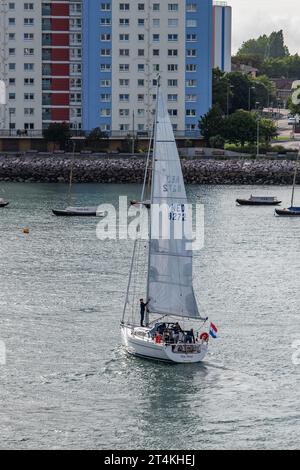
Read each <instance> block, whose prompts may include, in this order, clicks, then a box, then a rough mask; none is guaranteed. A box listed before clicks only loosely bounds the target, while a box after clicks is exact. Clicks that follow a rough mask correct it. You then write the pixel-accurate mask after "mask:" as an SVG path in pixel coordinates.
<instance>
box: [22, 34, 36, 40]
mask: <svg viewBox="0 0 300 470" xmlns="http://www.w3.org/2000/svg"><path fill="white" fill-rule="evenodd" d="M33 40H34V34H33V33H24V41H33Z"/></svg>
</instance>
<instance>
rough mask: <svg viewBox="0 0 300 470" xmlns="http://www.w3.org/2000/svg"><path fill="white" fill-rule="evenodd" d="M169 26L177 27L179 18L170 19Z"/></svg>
mask: <svg viewBox="0 0 300 470" xmlns="http://www.w3.org/2000/svg"><path fill="white" fill-rule="evenodd" d="M168 26H169V28H177V27H178V20H177V19H173V18H172V19H168Z"/></svg>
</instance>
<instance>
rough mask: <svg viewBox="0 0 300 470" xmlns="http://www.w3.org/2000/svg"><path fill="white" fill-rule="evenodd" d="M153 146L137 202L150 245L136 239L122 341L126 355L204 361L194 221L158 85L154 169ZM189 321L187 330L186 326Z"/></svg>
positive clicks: (205, 348) (205, 343) (205, 346)
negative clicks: (145, 214)
mask: <svg viewBox="0 0 300 470" xmlns="http://www.w3.org/2000/svg"><path fill="white" fill-rule="evenodd" d="M151 144H152V139H151V142H150V146H149V151H148V159H147V165H146V173H145V179H144V186H143V191H142V195H141V199H140V202H136V201H134V203H135V204H136V203H137V204H140V207H141V208H142V207H145V206H146V207H147V208H148V211H149V213H150V230H149V232H150V241H149V244H148V243H145V242H144V241H143V240H140V239H136V240H135V244H134V250H133V256H132V262H131V269H130V275H129V283H128V289H127V296H126V301H125V306H124V311H123V317H122V320H121V335H122V340H123V343H124V345H125V347H126V349H127V351H128V353H130V354H133V355H136V356H140V357H143V358H147V359H156V360H161V361H169V362H174V363H196V362H201V361H203V359H204V358H205V356H206V354H207V351H208V340H209V335H208V333H207V332H205V331H201V330H202V327H203V323H204V324H205V323H206V321H207V320H208V319H207V318H205V319H204V318H201V316H200V313H199V309H198V305H197V301H196V298H195V293H194V289H193V282H192V278H193V266H192V263H193V252H192V249H191V248H190V247H189V244H190V242H191V241H192V235H191V232H192V225H191V222H192V219H191V214H189V208H188V205H187V196H186V191H185V186H184V181H183V175H182V170H181V163H180V159H179V155H178V150H177V147H176V141H175V138H174V133H173V129H172V124H171V121H170V118H169V113H168V108H167V105H166V102H165V99H164V98H163V95H162V91H161V88H160V86H159V85H158V91H157V105H156V117H155V125H154V139H153V152H152V165H150V155H151ZM147 176H148V177H149V179H150V184H151V197H150V199H149V200H147V199H145V188H146V183H147ZM143 201H146V204H145V202H143ZM155 206H156V207H155ZM157 206H159V207H161V206H164V207H165V208H166V211H167V214H164V216H163V217H162V223H161V224H160V223H159V225H162V227H160V226H159V227H158V226H157V225H158V223H157V219H156V217H155V212H154V211H155V209H156V208H157ZM167 226H168V227H169V230H170V232H169V237H168V239H166V238H163V237H162V236H157V232H158V233H160V234H162V233H166V232H164V229H165V228H166V227H167ZM184 226H185V230H184V229H183V228H184ZM178 228H181V232H180V233H181V234H182V235H181V237H178V236H177V235H178V231H177V230H178ZM187 228H188V230H187ZM160 229H162V230H160ZM187 232H188V234H187ZM147 261H148V262H147ZM145 291H146V293H147V297H145V298H147V299H149V300H148V301H147V302H144V300H143V299H139V297H137V295H138V293H139V292H145ZM150 316H151V321H150ZM173 318H174V319H175V320H173ZM179 319H181V324H182V326H181V325H179V323H178V321H179ZM144 320H145V325H144ZM177 320H178V321H177ZM197 321H198V322H199V321H200V322H202V323H201V325H199V326H198V327H196V330H195V329H194V328H192V327H191V325H190V322H193V324H195V323H196V322H197ZM139 323H140V326H138V325H139ZM187 323H189V326H188V327H185V325H186V324H187Z"/></svg>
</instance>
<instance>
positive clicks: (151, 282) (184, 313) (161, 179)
mask: <svg viewBox="0 0 300 470" xmlns="http://www.w3.org/2000/svg"><path fill="white" fill-rule="evenodd" d="M152 185H153V186H152V200H151V202H152V205H151V240H150V252H149V256H150V259H149V279H148V294H149V298H150V304H149V311H150V312H151V313H158V314H166V315H174V316H180V317H188V318H197V317H199V311H198V307H197V302H196V299H195V295H194V290H193V285H192V275H193V267H192V261H193V258H192V250H191V232H192V220H191V217H192V216H191V214H189V211H188V206H187V197H186V191H185V187H184V181H183V175H182V170H181V164H180V159H179V155H178V150H177V146H176V141H175V138H174V133H173V129H172V124H171V121H170V118H169V114H168V109H167V106H166V103H165V100H164V97H163V95H162V91H161V89H160V88H159V90H158V99H157V116H156V132H155V141H154V156H153V178H152ZM158 205H165V209H166V213H167V216H165V215H164V216H163V217H160V218H158V217H157V213H158V210H157V209H158ZM158 225H159V226H160V227H159V230H158ZM168 225H169V230H170V236H169V237H166V238H165V239H162V236H161V235H162V233H165V235H166V234H167V232H168V231H166V232H164V230H166V229H167V226H168ZM158 232H159V233H160V237H158V236H157V235H158ZM180 235H181V236H180Z"/></svg>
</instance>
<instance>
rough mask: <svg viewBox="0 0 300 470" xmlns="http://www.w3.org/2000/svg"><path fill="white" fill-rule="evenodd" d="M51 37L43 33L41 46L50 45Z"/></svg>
mask: <svg viewBox="0 0 300 470" xmlns="http://www.w3.org/2000/svg"><path fill="white" fill-rule="evenodd" d="M51 44H52V38H51V35H50V34H43V37H42V46H51Z"/></svg>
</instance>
